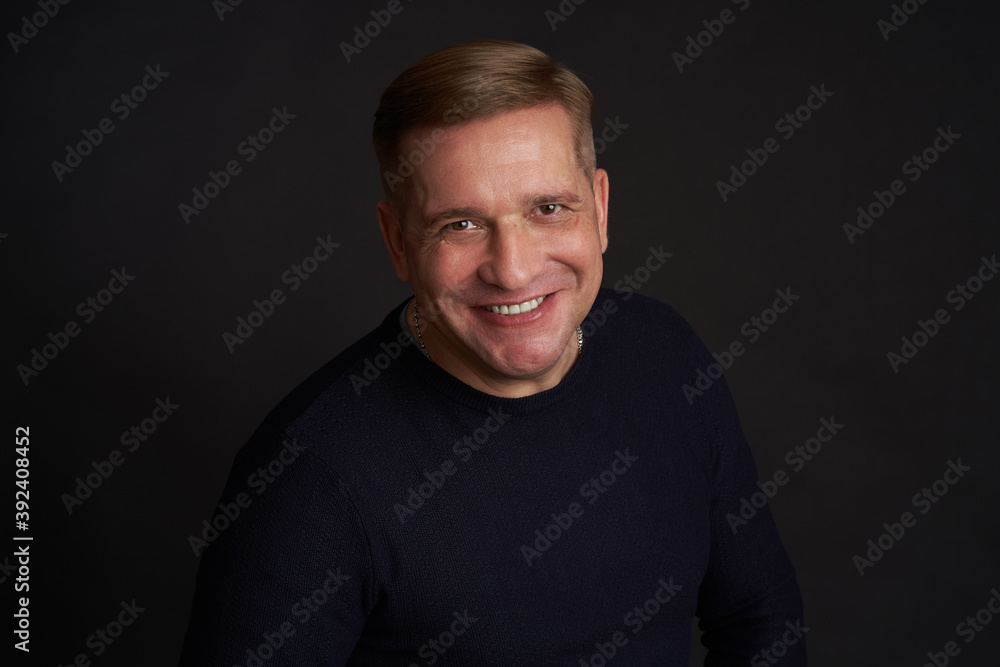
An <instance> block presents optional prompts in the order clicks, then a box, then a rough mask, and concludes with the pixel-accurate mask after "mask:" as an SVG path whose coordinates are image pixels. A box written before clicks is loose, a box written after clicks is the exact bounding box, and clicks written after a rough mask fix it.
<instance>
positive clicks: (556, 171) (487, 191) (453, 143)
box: [378, 105, 608, 395]
mask: <svg viewBox="0 0 1000 667" xmlns="http://www.w3.org/2000/svg"><path fill="white" fill-rule="evenodd" d="M429 136H430V130H422V131H419V132H414V133H411V135H410V136H409V137H408V138H407V140H405V141H404V143H403V148H404V150H403V152H404V153H407V152H409V147H410V143H409V142H410V141H411V140H413V139H422V138H425V137H429ZM440 136H441V135H440V133H439V134H438V137H440ZM428 145H433V146H434V149H433V151H430V152H429V154H428V155H426V156H425V158H424V161H423V163H422V164H421V165H420V166H419V167H418V168H417V170H416V172H415V173H414V174H413V175H412V176H411V177H410V179H411V180H410V182H409V183H407V184H406V186H408V188H409V189H408V196H407V204H408V209H407V211H406V219H405V221H403V222H402V223H401V222H400V221H398V220H397V219H396V218H395V216H393V214H392V212H391V210H390V208H389V206H388V204H387V203H386V202H380V204H379V206H378V213H379V220H380V224H381V226H382V231H383V236H384V237H385V239H386V245H387V246H388V247H389V251H390V254H391V255H392V256H393V262H394V264H395V266H396V271H397V273H398V274H399V277H400V278H401V279H403V280H407V281H410V282H411V283H412V286H413V293H414V295H415V297H416V299H417V303H418V304H419V306H420V316H421V318H420V319H421V323H420V324H421V333H422V336H423V339H424V343H425V344H426V346H427V350H428V352H429V353H430V355H431V357H432V358H433V359H434V361H435V362H436V363H438V365H440V366H442V367H443V368H444V369H445V370H447V371H448V372H450V373H451V374H452V375H455V376H456V377H458V378H459V379H461V380H463V381H464V382H466V383H467V384H470V385H472V386H475V387H477V388H479V389H481V390H485V391H488V392H490V393H494V394H499V395H527V394H530V393H535V392H536V391H541V390H543V389H546V388H549V387H551V386H554V385H555V384H557V383H558V382H559V380H561V379H562V377H563V376H565V374H566V372H568V370H569V368H570V367H571V366H572V365H573V362H574V361H575V359H576V355H577V340H576V327H577V325H579V324H580V323H581V322H582V321H583V319H584V317H585V316H586V315H587V312H588V311H589V309H590V307H591V305H592V304H593V303H594V300H595V298H596V296H597V290H598V289H599V288H600V284H601V277H602V272H603V263H602V259H601V255H602V254H603V252H604V250H605V249H606V248H607V201H608V181H607V174H606V173H605V172H604V170H601V169H598V170H597V172H596V173H595V175H594V180H593V182H590V181H588V179H587V177H586V174H584V172H583V170H582V169H581V168H580V167H579V165H578V164H577V161H576V151H575V148H576V147H575V144H574V139H573V127H572V124H571V122H570V118H569V115H568V114H567V113H566V111H565V110H564V109H563V108H562V107H560V106H555V105H550V106H544V107H532V108H528V109H521V110H518V111H513V112H510V113H505V114H501V115H499V116H496V117H493V118H490V119H483V120H476V121H473V122H470V123H468V124H465V125H461V126H459V127H454V128H449V129H448V130H446V131H445V134H444V138H443V139H442V140H440V141H437V142H434V143H433V144H428V143H426V142H425V143H424V146H425V147H427V146H428ZM525 304H527V305H525ZM494 307H498V309H499V310H500V311H501V312H499V313H498V312H495V310H494ZM516 311H520V312H517V314H514V313H515V312H516ZM505 313H506V314H505Z"/></svg>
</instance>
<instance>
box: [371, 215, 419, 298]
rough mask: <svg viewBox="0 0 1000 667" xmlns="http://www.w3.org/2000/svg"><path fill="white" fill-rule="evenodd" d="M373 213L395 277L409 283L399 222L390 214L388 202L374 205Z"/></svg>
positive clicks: (401, 229)
mask: <svg viewBox="0 0 1000 667" xmlns="http://www.w3.org/2000/svg"><path fill="white" fill-rule="evenodd" d="M375 213H376V214H377V215H378V226H379V229H381V230H382V240H383V241H385V247H386V249H387V250H388V251H389V257H391V258H392V264H393V266H395V267H396V275H397V276H399V279H400V280H402V281H403V282H409V280H410V269H409V267H408V266H407V264H406V249H405V247H404V244H403V228H402V226H401V225H400V222H399V220H398V219H397V218H396V216H395V214H394V213H393V212H392V207H390V206H389V202H387V201H380V202H379V203H378V204H376V205H375Z"/></svg>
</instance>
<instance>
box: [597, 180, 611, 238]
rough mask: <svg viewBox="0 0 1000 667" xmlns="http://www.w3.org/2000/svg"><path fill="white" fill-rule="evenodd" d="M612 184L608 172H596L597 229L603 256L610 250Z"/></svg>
mask: <svg viewBox="0 0 1000 667" xmlns="http://www.w3.org/2000/svg"><path fill="white" fill-rule="evenodd" d="M610 187H611V184H610V183H609V181H608V172H606V171H605V170H603V169H596V170H594V207H595V209H596V211H597V228H598V230H599V232H600V234H601V254H602V255H603V254H604V251H605V250H607V249H608V195H609V193H610Z"/></svg>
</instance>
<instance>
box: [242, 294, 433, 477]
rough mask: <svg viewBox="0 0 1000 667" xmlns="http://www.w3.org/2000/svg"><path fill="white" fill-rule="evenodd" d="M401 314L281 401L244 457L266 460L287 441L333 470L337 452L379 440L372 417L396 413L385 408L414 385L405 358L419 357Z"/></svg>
mask: <svg viewBox="0 0 1000 667" xmlns="http://www.w3.org/2000/svg"><path fill="white" fill-rule="evenodd" d="M401 306H402V304H400V307H401ZM398 311H399V308H393V309H392V311H391V312H390V313H389V315H387V316H386V318H385V319H384V320H383V322H382V323H381V324H380V325H379V326H378V327H376V328H375V329H373V330H372V331H370V332H369V333H368V334H366V335H365V336H363V337H362V338H361V339H359V340H358V341H357V342H355V343H354V344H352V345H351V346H349V347H348V348H347V349H345V350H344V351H342V352H341V353H339V354H338V355H337V356H335V357H334V358H333V359H331V360H330V361H328V362H327V363H325V364H324V365H323V366H321V367H320V368H319V369H317V370H316V371H314V372H313V373H312V374H311V375H310V376H309V377H307V378H306V379H305V380H303V381H302V382H301V383H300V384H299V385H298V386H296V387H295V388H294V389H292V390H291V391H290V392H289V393H288V394H287V395H286V396H285V397H284V398H283V399H281V401H279V402H278V404H277V405H276V406H275V407H274V408H273V409H272V410H271V411H270V412H269V413H268V415H267V416H266V417H265V418H264V420H263V421H262V422H261V423H260V425H259V426H258V427H257V429H256V431H255V432H254V434H253V436H252V437H251V439H250V441H249V442H248V443H247V444H246V445H245V446H244V447H243V449H242V450H241V451H240V454H239V458H244V459H253V460H261V459H266V458H267V457H268V456H269V455H271V454H272V453H274V452H279V451H280V450H281V448H282V446H283V445H281V443H282V442H283V441H286V440H287V441H294V442H295V443H296V446H297V447H301V448H304V449H305V450H306V451H308V452H309V453H310V454H312V455H313V456H315V457H316V458H318V459H321V460H323V461H324V462H326V463H327V464H328V465H329V464H330V463H331V462H332V456H331V452H332V451H336V450H338V449H339V448H340V447H339V445H340V444H342V443H343V442H345V441H347V440H348V439H350V440H351V441H354V442H359V443H363V442H364V441H365V440H366V439H370V438H374V437H376V435H377V433H378V432H379V429H380V424H379V423H375V422H374V421H373V420H372V419H371V415H373V414H382V415H385V414H391V411H389V410H386V409H385V405H386V404H387V403H391V402H392V401H394V400H398V396H399V395H400V394H401V393H405V387H406V386H407V385H408V383H409V382H410V381H411V380H408V379H407V372H406V369H405V364H403V363H400V359H401V358H402V357H403V356H404V355H409V354H414V353H416V354H419V352H415V351H414V349H413V347H412V345H410V342H409V340H408V336H405V335H401V334H402V333H403V332H402V330H401V329H400V327H399V324H398V314H399V313H398ZM384 425H385V424H384V423H382V424H381V426H384Z"/></svg>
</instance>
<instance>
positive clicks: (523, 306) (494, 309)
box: [483, 296, 545, 315]
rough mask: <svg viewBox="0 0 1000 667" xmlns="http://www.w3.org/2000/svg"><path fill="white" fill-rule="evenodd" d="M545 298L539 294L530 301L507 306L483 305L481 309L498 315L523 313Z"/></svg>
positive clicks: (531, 309)
mask: <svg viewBox="0 0 1000 667" xmlns="http://www.w3.org/2000/svg"><path fill="white" fill-rule="evenodd" d="M544 300H545V297H544V296H540V297H538V298H537V299H532V300H531V301H525V302H524V303H514V304H511V305H508V306H483V310H488V311H490V312H491V313H497V314H498V315H523V314H525V313H530V312H531V311H533V310H534V309H535V308H538V306H540V305H542V301H544Z"/></svg>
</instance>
